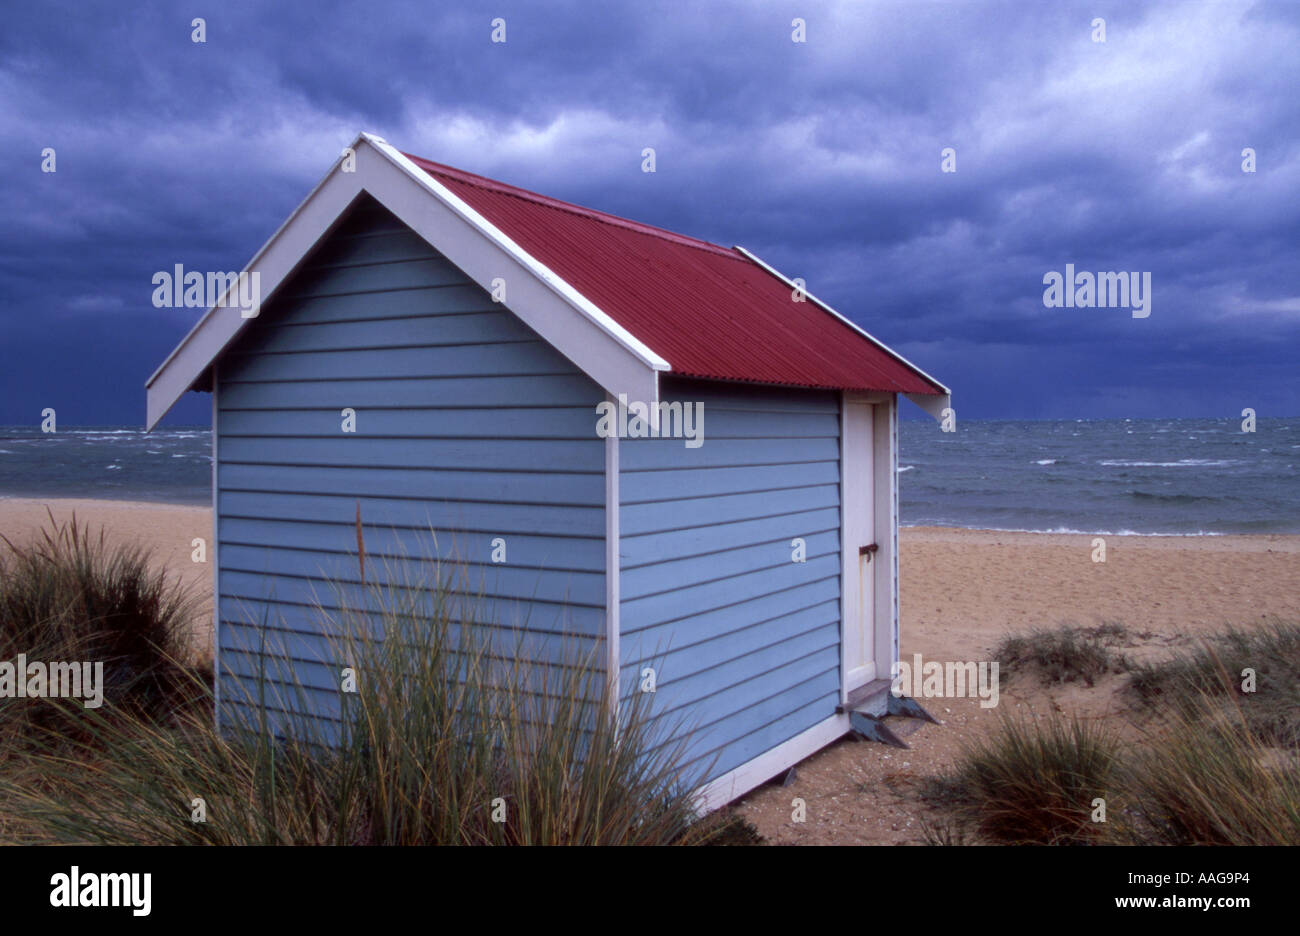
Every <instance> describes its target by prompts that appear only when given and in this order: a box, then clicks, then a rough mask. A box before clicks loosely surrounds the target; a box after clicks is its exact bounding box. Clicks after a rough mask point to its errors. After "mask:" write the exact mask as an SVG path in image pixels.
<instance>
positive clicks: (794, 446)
mask: <svg viewBox="0 0 1300 936" xmlns="http://www.w3.org/2000/svg"><path fill="white" fill-rule="evenodd" d="M661 396H662V398H663V399H664V400H665V401H672V400H679V401H682V402H683V403H697V402H698V403H703V404H704V423H703V425H704V444H703V445H702V446H700V447H699V448H693V449H692V448H687V447H686V446H685V445H684V444H683V441H682V440H680V439H624V440H622V441H621V442H620V448H619V462H620V466H619V467H620V473H619V497H620V509H619V526H620V534H621V539H620V544H619V558H620V573H619V574H620V593H621V596H620V597H621V603H620V612H619V613H620V619H621V620H620V627H621V638H620V640H621V643H620V653H621V665H622V677H621V678H622V686H621V690H622V693H623V695H624V697H625V698H627V697H628V696H629V695H630V694H631V693H635V692H638V691H639V688H638V684H639V682H640V678H641V676H640V674H641V672H642V670H643V669H644V668H645V667H646V666H651V667H654V669H655V671H656V676H657V688H656V692H655V695H654V697H653V701H652V704H651V711H652V712H654V713H656V721H657V723H658V724H660V725H663V726H673V727H674V729H675V730H676V729H678V728H682V729H686V728H689V729H690V731H691V733H690V738H689V742H688V745H687V761H688V762H689V764H690V767H689V768H688V769H689V770H690V771H692V772H694V774H695V775H696V776H703V777H704V778H705V779H712V778H714V777H717V776H720V775H721V774H723V773H726V772H727V771H729V770H731V769H733V768H735V767H738V766H740V765H741V764H743V763H744V762H746V761H748V760H751V759H752V758H754V757H757V756H758V755H760V754H762V753H763V752H764V751H767V750H769V749H771V748H773V747H775V746H776V745H778V744H780V743H782V742H783V741H786V740H788V739H790V738H792V737H794V736H795V735H797V734H799V733H800V732H802V731H804V730H806V729H807V728H810V727H812V726H813V725H815V724H817V723H818V722H820V721H822V720H823V719H825V718H827V717H829V716H831V715H833V714H834V713H835V706H836V703H837V702H838V700H839V688H840V647H839V632H840V533H839V525H840V498H839V480H840V475H839V461H838V459H839V419H840V416H839V400H838V395H837V394H833V393H823V392H817V391H808V390H787V389H777V388H761V387H747V386H744V385H737V384H721V383H712V382H706V381H687V380H681V379H665V380H663V381H662V384H661ZM795 537H802V538H803V539H804V541H805V543H806V554H807V561H806V562H802V563H796V562H793V561H791V552H792V546H791V540H793V539H794V538H795Z"/></svg>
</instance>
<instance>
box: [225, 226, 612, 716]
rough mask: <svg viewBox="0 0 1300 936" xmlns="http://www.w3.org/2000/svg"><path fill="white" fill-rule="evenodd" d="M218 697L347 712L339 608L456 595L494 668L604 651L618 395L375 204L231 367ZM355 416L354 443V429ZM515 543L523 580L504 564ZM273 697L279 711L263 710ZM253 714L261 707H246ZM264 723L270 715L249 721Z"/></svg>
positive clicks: (317, 259)
mask: <svg viewBox="0 0 1300 936" xmlns="http://www.w3.org/2000/svg"><path fill="white" fill-rule="evenodd" d="M218 379H219V386H218V398H217V405H218V412H217V433H218V441H217V460H218V467H217V480H216V485H217V494H216V497H217V511H218V517H219V520H218V545H219V561H220V577H219V588H220V595H219V601H218V608H219V627H220V635H219V639H220V645H221V661H220V662H221V696H222V699H223V707H225V709H226V711H228V712H229V713H230V714H232V715H242V716H243V717H249V715H250V708H256V707H257V706H258V705H264V707H265V709H266V711H267V712H268V714H269V715H270V716H271V717H272V722H273V723H274V724H276V725H282V724H283V723H284V719H286V718H289V717H291V716H292V715H293V714H298V715H301V714H312V715H319V716H321V717H323V718H325V719H326V720H328V719H332V718H336V717H337V716H338V713H339V704H340V698H339V693H338V684H339V671H340V668H341V665H342V664H341V663H340V662H339V661H338V660H337V659H335V657H336V655H337V647H338V643H337V640H338V636H339V627H338V624H337V620H336V621H335V622H334V624H332V625H331V624H329V623H327V622H325V621H323V620H322V618H321V614H320V611H319V610H318V609H323V610H324V612H325V613H326V614H327V615H333V616H334V617H335V618H337V617H338V614H339V613H340V612H339V609H340V608H344V607H346V608H352V609H363V610H374V609H375V608H376V605H375V601H374V596H373V595H372V594H369V593H368V592H367V591H366V590H365V588H364V587H363V586H362V585H361V584H360V572H359V568H358V561H357V556H356V552H357V542H356V527H355V518H356V510H357V505H358V503H359V504H360V507H361V515H362V520H363V526H364V531H365V543H366V553H367V564H366V570H367V581H369V582H374V581H376V580H377V579H378V580H381V581H387V582H390V583H392V584H394V585H395V586H402V585H411V586H416V585H419V584H420V583H424V582H430V581H433V580H438V579H440V578H441V580H442V581H444V582H446V583H449V584H451V585H454V586H458V587H459V589H460V590H461V591H462V592H463V593H465V594H467V595H468V596H469V597H468V598H467V599H466V602H467V603H470V604H472V605H473V609H472V611H458V612H457V616H458V617H465V616H468V615H470V614H473V615H474V616H475V617H477V618H478V619H480V620H486V621H488V622H490V623H491V624H493V625H495V627H494V629H493V630H492V631H491V632H490V634H488V635H486V636H485V639H487V640H490V650H491V652H492V653H493V654H494V655H498V656H501V657H503V658H505V657H509V656H511V655H512V654H514V653H515V652H516V651H519V652H522V653H523V654H524V655H526V656H528V657H529V658H531V659H536V660H539V661H543V660H544V661H550V662H565V661H567V660H571V659H573V658H574V657H576V656H580V655H582V654H584V653H592V652H594V651H595V650H596V649H597V643H598V641H599V640H600V639H601V637H602V635H603V633H604V609H605V540H604V536H605V515H604V511H605V482H604V465H605V455H604V442H603V441H602V440H601V439H599V438H597V437H596V435H595V421H596V405H597V403H598V402H599V401H601V400H602V399H604V393H603V391H601V390H600V389H599V387H597V385H596V384H595V383H594V382H592V381H591V380H590V379H589V378H588V377H586V376H585V375H584V374H582V373H581V372H580V371H579V370H578V369H577V368H576V367H575V366H574V365H573V364H572V363H571V362H570V361H568V360H567V359H566V358H564V357H563V356H562V355H560V354H559V353H558V352H557V351H556V350H555V349H554V348H552V347H551V346H550V345H548V344H547V343H546V342H544V341H543V340H542V339H541V338H540V336H538V335H537V334H536V333H535V332H533V331H532V330H531V329H529V328H528V327H527V326H525V325H524V324H523V323H522V322H521V321H520V320H519V319H518V318H516V317H515V316H514V314H513V313H511V312H510V311H509V310H508V309H507V308H505V307H504V306H503V305H501V304H499V303H494V302H492V301H491V298H490V297H489V296H488V294H487V293H486V292H484V291H483V290H482V289H480V288H479V287H478V286H477V285H475V284H474V283H472V282H471V281H470V280H469V279H468V278H467V277H466V276H465V275H464V274H463V273H462V272H461V271H460V270H459V269H457V268H456V267H455V266H454V265H452V264H451V263H450V262H448V261H447V260H446V259H445V258H444V257H442V256H441V255H439V254H438V253H436V252H435V251H434V250H432V249H431V248H430V247H429V246H428V245H427V244H425V243H424V241H423V240H421V239H420V238H419V237H418V236H416V235H415V234H414V233H413V232H411V231H410V230H408V229H407V228H405V227H404V226H403V225H401V223H400V222H398V221H397V220H396V219H395V218H393V217H392V215H390V214H388V213H387V212H386V211H384V210H383V209H382V208H380V207H379V206H378V205H376V204H375V203H373V202H368V203H363V204H362V205H360V206H358V207H357V208H356V209H355V210H354V211H353V213H352V214H351V215H350V216H349V218H348V219H347V220H345V221H344V222H343V224H342V225H340V227H339V228H338V229H337V230H336V231H335V232H334V233H333V234H331V235H330V236H329V238H328V239H327V240H326V242H325V243H324V244H323V245H321V246H320V247H319V248H318V249H317V250H316V252H315V253H314V254H313V255H312V257H310V258H309V259H308V261H307V263H306V264H305V265H304V267H303V268H302V270H300V271H299V272H298V273H297V274H296V275H295V277H294V279H293V280H292V281H291V282H290V283H287V284H286V285H285V286H284V287H283V288H282V290H281V291H280V292H279V293H278V294H277V296H276V297H275V298H274V299H273V300H272V301H271V302H269V303H268V304H267V305H266V306H265V308H264V309H263V312H262V315H261V316H260V317H259V318H258V319H257V320H256V321H254V322H252V323H251V324H250V326H249V328H248V329H247V331H246V332H245V334H244V336H243V337H241V338H240V340H239V341H238V342H237V343H236V344H235V345H234V346H233V347H232V348H231V349H230V350H229V351H228V352H227V353H226V354H224V355H223V356H222V358H221V360H220V361H219V364H218ZM345 407H350V408H352V409H354V410H355V411H356V428H357V431H356V433H355V434H351V433H344V432H342V431H341V427H342V416H341V410H343V409H344V408H345ZM498 537H500V538H503V539H504V540H505V543H506V550H507V554H506V558H507V560H508V561H507V563H506V564H504V565H502V564H497V563H493V562H492V561H491V554H492V548H493V547H492V541H493V540H494V539H496V538H498ZM259 681H261V682H264V685H265V700H264V702H258V701H257V698H258V692H259V690H258V687H257V684H258V683H259ZM250 699H251V700H253V701H252V703H251V704H244V703H246V702H248V700H250ZM253 717H255V716H253Z"/></svg>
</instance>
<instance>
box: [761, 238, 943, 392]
mask: <svg viewBox="0 0 1300 936" xmlns="http://www.w3.org/2000/svg"><path fill="white" fill-rule="evenodd" d="M736 250H738V251H740V253H742V254H744V256H745V257H747V258H748V259H749V260H751V261H753V262H754V263H756V264H758V265H759V266H760V267H762V268H763V269H764V270H766V271H767V272H769V273H771V274H772V275H773V276H775V277H776V278H777V279H779V280H780V281H781V282H783V283H785V284H786V285H787V286H789V287H790V289H791V290H794V289H795V288H796V287H795V285H794V283H793V282H791V281H790V280H789V278H787V277H786V276H785V274H783V273H780V272H778V271H777V270H775V269H773V268H772V267H770V266H768V265H767V264H766V263H764V262H763V261H762V260H760V259H759V258H758V257H757V256H755V255H754V254H752V253H750V252H749V251H748V250H746V249H745V248H744V247H741V246H740V245H739V244H737V245H736ZM802 292H803V294H804V295H805V296H807V297H808V298H809V299H811V300H812V301H813V302H815V303H817V304H818V305H819V306H821V307H822V308H823V309H825V310H826V311H827V312H829V313H830V314H831V315H833V316H835V317H836V318H837V319H839V320H840V321H841V322H843V323H844V324H845V325H847V326H849V328H851V329H853V330H854V331H855V332H857V333H858V334H859V335H861V336H862V337H863V338H865V339H867V340H868V341H870V342H871V343H872V344H873V345H875V346H876V347H877V348H879V349H880V350H881V351H884V352H885V353H886V354H888V355H889V356H890V357H892V358H895V359H896V360H898V361H899V362H901V363H903V364H906V365H907V366H908V367H910V368H911V369H912V370H914V371H916V373H917V374H919V375H920V376H922V377H924V378H925V379H926V380H928V381H930V383H932V384H934V385H935V386H936V387H938V388H940V389H941V390H942V391H943V392H944V393H948V394H950V393H951V392H952V391H951V390H949V389H948V388H947V387H945V386H944V385H943V384H941V383H940V382H939V381H937V380H935V379H934V378H933V377H931V376H930V375H929V374H927V373H926V372H925V371H923V370H921V368H919V367H917V366H916V365H915V364H913V363H912V362H911V361H909V360H908V359H907V358H905V357H903V356H902V355H901V354H899V353H898V352H897V351H895V350H894V349H893V348H891V347H889V346H888V345H886V344H885V343H884V342H882V341H879V340H878V339H876V338H874V337H872V336H871V335H869V334H867V332H866V330H865V329H863V328H862V327H861V326H860V325H857V324H855V323H854V322H851V321H849V320H848V319H847V318H845V317H844V316H842V315H840V313H838V312H836V311H835V310H834V309H832V308H831V307H830V306H829V305H827V304H826V303H824V302H822V301H821V300H820V299H818V298H817V297H816V296H814V295H813V294H812V293H810V292H809V291H808V290H807V289H804V290H802ZM914 395H915V396H924V394H914ZM909 399H910V396H909Z"/></svg>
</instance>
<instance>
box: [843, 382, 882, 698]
mask: <svg viewBox="0 0 1300 936" xmlns="http://www.w3.org/2000/svg"><path fill="white" fill-rule="evenodd" d="M874 409H875V407H874V406H872V405H871V404H870V403H858V402H854V401H851V400H846V401H845V404H844V438H843V440H842V443H841V446H842V447H841V453H842V459H843V463H842V465H841V466H840V468H841V471H842V478H843V483H842V487H841V490H842V492H843V497H844V533H843V535H844V542H843V544H842V546H843V558H844V639H843V644H842V647H843V665H844V692H845V694H847V693H850V692H852V691H853V690H854V689H856V688H858V687H859V686H862V685H865V684H866V683H869V682H871V681H872V680H873V679H875V678H876V647H875V644H876V640H875V627H874V623H875V613H874V611H875V607H876V601H875V578H876V577H875V575H874V574H873V573H874V571H875V569H874V566H873V563H874V562H875V561H876V553H875V551H874V547H875V539H874V537H875V532H874V531H875V526H876V524H875V516H876V513H875V497H874V490H875V478H874V477H873V473H872V464H873V459H872V441H873V440H872V423H873V420H874V416H875V413H874Z"/></svg>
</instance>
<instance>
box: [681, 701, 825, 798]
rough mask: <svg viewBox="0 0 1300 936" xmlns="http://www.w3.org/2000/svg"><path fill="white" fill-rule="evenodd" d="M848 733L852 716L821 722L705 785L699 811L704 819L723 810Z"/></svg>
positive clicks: (696, 793) (699, 792) (696, 795)
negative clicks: (708, 814)
mask: <svg viewBox="0 0 1300 936" xmlns="http://www.w3.org/2000/svg"><path fill="white" fill-rule="evenodd" d="M848 733H849V716H848V715H832V716H831V717H830V718H827V719H824V720H822V721H820V722H818V723H817V724H815V725H813V726H812V727H811V728H809V729H807V730H806V731H803V732H801V733H799V734H797V735H795V736H794V737H793V738H791V739H790V740H788V741H783V742H782V743H781V744H778V745H777V746H776V747H774V748H770V749H769V750H766V751H764V752H763V753H762V754H760V755H758V757H755V758H754V759H753V760H751V761H746V762H745V763H743V764H741V765H740V766H739V767H737V768H736V769H735V770H730V771H728V772H727V773H725V774H723V775H722V776H721V777H718V779H716V780H711V781H709V782H708V783H706V784H704V786H702V787H700V788H699V789H698V790H696V791H695V797H696V800H695V802H696V806H695V808H696V811H697V812H698V813H699V814H700V815H704V814H706V813H711V812H713V811H714V810H715V809H720V808H721V807H723V806H725V805H727V804H728V803H730V802H731V801H732V800H735V799H739V798H740V797H742V796H744V795H745V794H746V793H748V792H749V791H750V790H752V789H754V788H755V787H758V786H760V785H762V784H763V783H766V782H767V781H768V780H771V779H772V778H773V777H775V776H776V775H777V774H779V773H780V772H781V771H783V770H788V769H789V768H791V767H793V766H794V765H795V764H797V763H799V762H800V761H801V760H803V759H804V758H806V757H811V756H812V755H813V754H816V753H817V752H818V751H820V750H821V749H822V748H824V747H825V746H826V745H828V744H830V743H831V742H832V741H836V740H838V739H839V738H842V737H843V736H844V735H846V734H848Z"/></svg>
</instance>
